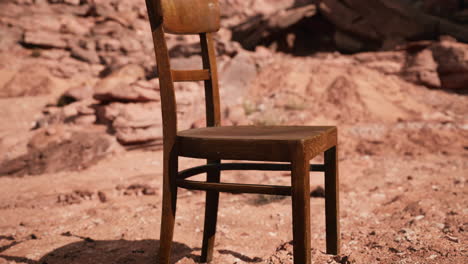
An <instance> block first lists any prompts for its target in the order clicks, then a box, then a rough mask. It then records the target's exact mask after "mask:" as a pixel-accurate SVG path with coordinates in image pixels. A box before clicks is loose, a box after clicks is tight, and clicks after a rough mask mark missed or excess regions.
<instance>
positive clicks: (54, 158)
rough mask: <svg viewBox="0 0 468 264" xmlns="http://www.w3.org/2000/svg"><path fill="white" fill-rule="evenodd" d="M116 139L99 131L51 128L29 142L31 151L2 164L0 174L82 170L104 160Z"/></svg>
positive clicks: (11, 174) (13, 174)
mask: <svg viewBox="0 0 468 264" xmlns="http://www.w3.org/2000/svg"><path fill="white" fill-rule="evenodd" d="M111 145H112V141H111V140H110V139H109V137H107V136H103V135H102V134H98V133H85V132H81V131H78V132H75V131H64V130H62V128H55V129H54V128H52V127H51V128H49V129H47V130H44V131H41V132H39V133H38V134H36V135H35V136H34V137H33V138H32V139H31V140H30V141H29V143H28V152H27V153H26V154H25V155H21V156H19V157H17V158H14V159H12V160H5V161H3V162H2V163H1V164H0V176H6V175H8V176H24V175H38V174H44V173H54V172H59V171H63V170H82V169H85V168H87V167H89V166H91V165H93V164H95V163H97V162H98V161H99V160H100V159H102V158H103V157H104V156H105V155H106V154H107V152H109V150H110V149H111Z"/></svg>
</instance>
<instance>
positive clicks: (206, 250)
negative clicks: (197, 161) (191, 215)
mask: <svg viewBox="0 0 468 264" xmlns="http://www.w3.org/2000/svg"><path fill="white" fill-rule="evenodd" d="M220 162H221V161H220V160H212V161H210V160H208V164H215V163H218V164H219V163H220ZM206 176H207V182H214V183H219V182H220V178H221V173H220V171H219V169H217V170H210V171H208V172H207V175H206ZM218 204H219V192H217V191H207V192H206V206H205V225H204V228H203V244H202V254H201V262H211V260H212V259H213V248H214V243H215V234H216V222H217V218H218Z"/></svg>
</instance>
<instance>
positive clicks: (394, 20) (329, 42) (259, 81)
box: [0, 0, 468, 264]
mask: <svg viewBox="0 0 468 264" xmlns="http://www.w3.org/2000/svg"><path fill="white" fill-rule="evenodd" d="M220 2H221V5H222V8H221V11H222V14H221V15H222V20H221V21H222V28H221V30H220V31H219V33H218V34H216V50H217V55H218V70H219V75H220V89H221V90H220V93H221V104H222V118H223V120H222V123H223V125H252V124H253V125H281V124H286V125H288V124H291V125H292V124H295V125H337V126H338V127H339V141H340V157H341V159H340V161H341V164H342V165H341V166H342V169H341V173H342V185H341V186H342V197H343V199H342V209H341V210H342V218H343V220H342V224H343V237H342V238H343V255H342V256H339V257H335V258H332V257H330V256H326V255H325V254H323V253H322V252H323V249H324V237H323V228H324V227H323V219H322V218H323V200H321V199H320V198H314V199H313V200H312V201H313V206H314V209H313V210H314V212H317V213H318V215H319V217H313V220H312V221H313V226H314V228H313V233H314V236H313V239H314V242H313V245H314V248H313V256H314V260H315V262H316V263H324V262H329V263H372V262H379V263H396V262H398V261H400V262H407V263H415V262H420V263H464V262H463V256H464V255H463V254H464V252H463V249H462V247H461V245H462V244H463V242H464V241H465V240H466V234H465V233H466V232H465V231H464V230H466V227H465V226H466V224H465V223H464V222H463V221H464V218H463V216H464V214H466V212H465V211H466V210H465V211H464V209H463V208H464V207H463V205H464V204H466V203H467V201H466V199H467V198H466V197H467V195H466V192H464V191H463V187H464V184H465V181H466V179H465V177H464V175H466V172H467V167H466V162H465V160H466V157H467V146H468V143H467V141H466V139H467V138H468V132H467V131H468V130H467V126H468V123H467V122H468V120H467V115H466V113H467V110H468V108H467V103H466V91H467V88H468V79H467V78H468V77H467V76H468V45H467V44H465V43H464V42H463V41H465V42H466V39H465V36H466V31H467V30H466V28H467V24H466V23H467V19H466V15H467V13H466V12H467V6H468V4H467V3H466V1H435V0H432V1H429V0H426V1H409V0H408V1H402V2H401V3H404V2H406V3H407V4H409V7H405V8H402V5H400V4H399V3H400V2H397V1H385V0H381V1H374V2H373V3H372V4H369V1H361V0H345V1H332V0H323V1H307V0H303V1H299V0H296V1H294V0H281V1H280V0H255V1H254V0H247V1H244V0H242V1H241V0H222V1H220ZM434 23H435V24H437V27H434V25H435V24H434ZM167 41H168V43H169V49H170V50H169V52H170V55H171V57H172V59H171V63H172V67H173V68H175V69H196V68H200V67H201V57H200V55H199V53H200V47H199V45H198V43H197V41H198V38H197V36H184V37H181V36H174V35H168V36H167ZM152 45H153V44H152V39H151V33H150V29H149V24H148V21H147V14H146V7H145V3H144V1H143V0H135V1H117V0H95V1H91V0H89V1H86V0H81V1H78V0H63V1H58V0H57V1H46V0H15V1H14V0H11V1H2V2H1V3H0V122H1V124H2V125H1V126H0V176H7V177H0V201H2V202H0V210H1V212H0V263H3V262H2V261H6V263H8V261H17V262H19V263H21V261H23V262H25V263H34V261H47V263H74V262H73V261H76V263H86V262H89V261H90V260H91V259H94V260H96V259H99V260H102V262H103V263H130V262H132V261H134V262H135V261H136V262H138V263H146V262H148V263H150V262H151V261H153V260H154V259H155V257H156V256H155V254H156V253H155V252H156V251H155V250H154V249H155V248H157V246H158V241H157V240H156V239H157V237H158V236H159V229H158V228H154V226H157V225H158V223H159V222H158V221H159V218H158V217H159V214H160V206H159V204H160V198H159V194H160V192H161V190H160V183H161V175H160V174H161V163H160V160H161V158H162V157H161V152H160V148H161V143H162V133H161V132H162V130H161V125H162V122H161V115H160V98H159V83H158V79H157V74H156V71H155V69H156V65H155V60H154V52H153V46H152ZM175 88H176V96H177V103H178V114H179V129H181V130H182V129H187V128H194V127H200V126H203V125H204V118H203V115H204V112H205V110H204V107H203V104H204V96H203V86H202V84H201V83H183V84H180V83H178V84H177V85H176V87H175ZM317 162H320V158H319V159H318V160H317ZM195 164H196V162H195V161H188V160H183V161H181V167H184V166H190V165H195ZM31 175H34V177H32V176H31ZM17 176H21V177H22V178H21V177H20V178H18V177H17ZM227 176H229V177H232V179H233V180H234V181H246V180H249V179H251V178H249V174H247V173H231V174H228V175H227ZM315 176H318V175H315ZM259 177H260V180H261V181H262V182H263V183H271V184H289V175H287V174H279V173H278V174H277V175H276V174H273V175H270V174H260V176H259ZM320 179H321V177H313V180H312V182H313V187H312V188H314V189H316V190H320V187H321V186H323V182H322V181H321V180H320ZM315 193H320V191H316V192H315ZM224 197H225V198H226V200H225V203H224V204H223V205H222V207H223V208H224V209H221V212H220V218H221V220H220V221H221V224H220V226H219V230H220V232H219V235H218V241H219V242H218V243H219V244H217V246H216V247H217V250H218V251H217V253H215V260H216V263H249V262H263V263H291V246H290V245H289V244H288V243H286V242H287V241H289V240H290V238H291V230H290V224H291V219H290V217H289V216H290V213H289V212H290V203H289V202H288V201H289V200H282V199H275V198H273V199H270V198H267V197H264V196H248V195H230V194H227V195H226V196H224ZM203 199H204V195H203V194H202V193H200V192H188V191H181V205H180V208H181V209H180V210H181V211H180V215H181V218H180V219H179V223H180V225H178V226H177V228H179V230H181V231H180V233H178V234H177V233H176V241H177V242H178V244H177V245H176V247H175V255H174V256H175V257H174V258H175V260H174V261H178V262H177V263H181V264H187V263H194V262H195V261H196V259H197V258H196V257H194V256H195V255H197V254H199V252H198V249H197V248H198V247H199V242H200V241H201V240H200V239H201V237H200V228H201V226H202V221H203V217H202V215H201V214H200V213H199V211H200V208H201V206H202V203H203ZM142 201H144V202H143V203H142ZM46 208H47V209H46ZM95 208H99V210H97V209H95ZM240 212H242V215H250V216H255V217H252V218H249V217H241V216H240V215H241V214H240ZM50 214H54V215H58V216H59V217H58V218H56V219H54V220H50V219H49V218H48V216H50ZM117 215H123V216H124V217H122V218H121V219H120V218H119V219H118V217H116V216H117ZM84 216H86V217H84ZM129 216H131V217H129ZM35 219H41V220H40V221H36V220H35ZM46 219H49V220H47V221H46ZM258 219H264V221H258ZM149 225H151V228H150V229H151V230H150V231H148V226H149ZM357 226H359V227H360V228H359V229H357V228H356V227H357ZM197 230H198V231H197ZM81 238H84V239H85V240H83V241H82V240H81ZM135 241H139V242H135ZM180 243H183V244H180ZM246 244H250V245H253V246H251V247H249V248H246V246H245V245H246ZM104 249H109V250H110V251H109V252H111V253H103V252H104V251H105V250H104ZM363 249H365V250H363ZM106 252H107V251H106ZM112 252H114V253H115V252H116V253H115V254H114V253H112ZM128 252H131V253H128ZM240 252H242V254H240Z"/></svg>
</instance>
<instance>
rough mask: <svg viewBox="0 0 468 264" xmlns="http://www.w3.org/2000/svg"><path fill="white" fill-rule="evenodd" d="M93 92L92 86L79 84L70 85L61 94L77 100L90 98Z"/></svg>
mask: <svg viewBox="0 0 468 264" xmlns="http://www.w3.org/2000/svg"><path fill="white" fill-rule="evenodd" d="M93 94H94V89H93V87H92V86H90V85H87V84H85V83H84V84H81V85H78V86H75V87H72V88H70V89H68V90H67V91H65V93H64V94H63V96H67V97H71V98H73V99H75V100H77V101H80V100H84V99H88V98H92V97H93Z"/></svg>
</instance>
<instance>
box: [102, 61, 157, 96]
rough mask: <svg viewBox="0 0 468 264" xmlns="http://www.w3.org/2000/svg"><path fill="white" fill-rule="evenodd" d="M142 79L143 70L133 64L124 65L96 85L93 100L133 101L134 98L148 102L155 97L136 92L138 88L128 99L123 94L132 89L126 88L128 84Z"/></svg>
mask: <svg viewBox="0 0 468 264" xmlns="http://www.w3.org/2000/svg"><path fill="white" fill-rule="evenodd" d="M144 77H145V70H144V69H143V68H142V67H141V66H139V65H135V64H128V65H125V66H123V67H121V68H119V69H117V70H115V71H114V72H113V73H111V74H110V75H109V76H107V77H105V78H104V79H102V80H100V81H99V82H98V83H96V86H95V93H94V98H96V99H97V100H102V101H113V100H123V101H132V100H135V98H136V99H138V98H141V99H142V100H143V99H144V100H146V101H150V99H151V98H153V97H154V96H155V95H154V93H151V91H143V92H141V89H140V90H138V88H135V89H134V90H136V91H133V94H132V95H130V96H129V97H128V96H126V94H125V93H126V92H128V91H130V90H132V88H128V87H129V86H130V84H132V83H135V82H136V81H138V80H140V79H143V78H144ZM145 92H146V93H145ZM145 96H146V97H145ZM148 96H149V97H148ZM151 96H153V97H151ZM153 99H154V98H153Z"/></svg>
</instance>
